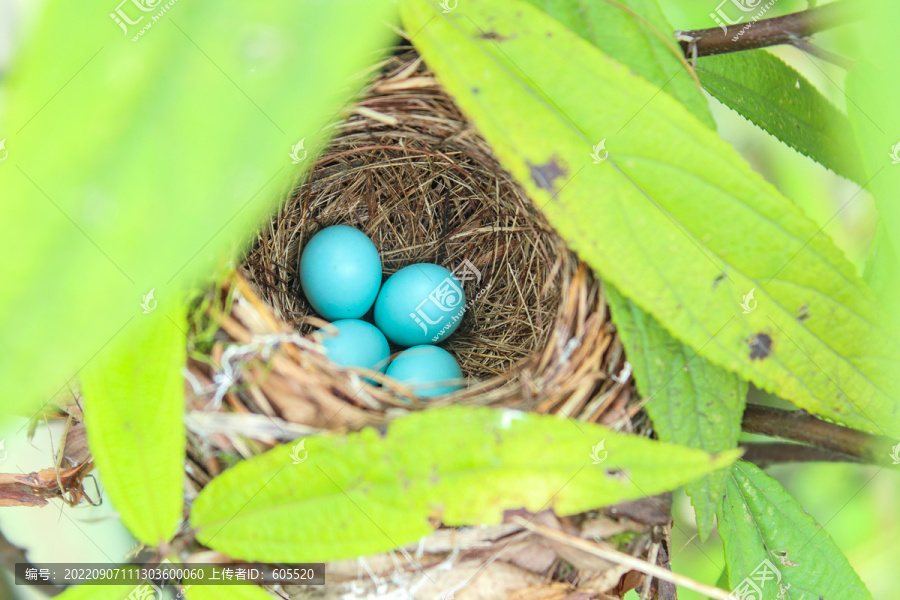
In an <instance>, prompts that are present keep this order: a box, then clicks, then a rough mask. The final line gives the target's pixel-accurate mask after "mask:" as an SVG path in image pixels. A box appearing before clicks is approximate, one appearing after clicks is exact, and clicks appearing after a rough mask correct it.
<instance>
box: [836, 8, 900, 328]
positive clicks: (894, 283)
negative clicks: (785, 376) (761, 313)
mask: <svg viewBox="0 0 900 600" xmlns="http://www.w3.org/2000/svg"><path fill="white" fill-rule="evenodd" d="M867 8H871V9H872V10H871V12H870V13H869V14H868V18H867V19H866V20H865V22H864V27H865V32H866V33H865V35H864V36H861V40H860V44H861V51H862V58H861V59H860V60H859V61H857V62H856V63H855V64H854V66H853V68H852V69H850V71H849V72H848V73H847V80H846V93H847V98H848V102H847V109H848V113H849V115H850V121H851V123H852V124H853V129H854V132H855V134H856V140H857V145H858V150H859V153H860V155H861V157H862V160H863V162H864V163H865V165H866V172H867V174H868V176H869V177H870V178H871V180H870V181H869V182H868V184H867V185H866V186H865V187H866V191H867V192H869V193H870V194H872V196H873V197H874V199H875V206H876V207H877V208H878V213H879V217H880V220H879V224H878V236H877V237H876V240H875V242H874V248H873V252H872V258H871V260H870V264H869V265H867V271H868V272H867V275H868V276H869V280H870V281H871V282H872V286H873V287H874V288H875V290H876V292H877V293H878V297H879V300H880V301H881V302H882V304H883V306H884V307H885V309H886V310H885V312H886V313H887V315H888V319H886V321H885V326H887V327H889V328H890V330H891V331H892V333H893V335H894V336H897V335H900V304H898V302H897V298H900V203H898V202H897V194H898V190H900V165H898V164H896V163H895V159H894V156H897V157H898V158H900V113H898V111H897V98H900V63H898V61H897V60H896V51H895V49H894V48H893V46H894V45H895V42H894V38H895V37H896V36H895V33H894V30H895V29H896V24H897V23H898V22H900V4H898V3H897V2H893V1H891V0H872V2H870V3H869V4H867Z"/></svg>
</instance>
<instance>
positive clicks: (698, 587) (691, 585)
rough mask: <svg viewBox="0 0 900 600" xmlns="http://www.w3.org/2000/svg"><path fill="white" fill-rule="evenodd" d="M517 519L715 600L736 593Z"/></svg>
mask: <svg viewBox="0 0 900 600" xmlns="http://www.w3.org/2000/svg"><path fill="white" fill-rule="evenodd" d="M513 521H514V522H516V523H517V524H519V525H521V526H522V527H524V528H525V529H528V530H530V531H533V532H534V533H536V534H538V535H541V536H543V537H545V538H547V539H550V540H553V541H556V542H559V543H561V544H566V545H568V546H571V547H573V548H577V549H578V550H582V551H583V552H587V553H588V554H593V555H594V556H596V557H598V558H602V559H604V560H608V561H610V562H614V563H616V564H620V565H624V566H626V567H630V568H632V569H634V570H636V571H640V572H641V573H646V574H647V575H652V576H653V577H656V578H657V579H661V580H663V581H668V582H669V583H673V584H675V585H679V586H682V587H685V588H687V589H689V590H693V591H695V592H697V593H700V594H705V595H706V596H708V597H709V598H712V599H713V600H731V598H732V596H731V595H730V594H729V593H728V592H726V591H725V590H722V589H719V588H717V587H713V586H711V585H706V584H705V583H700V582H699V581H694V580H693V579H691V578H689V577H685V576H684V575H679V574H678V573H673V572H672V571H669V570H668V569H664V568H662V567H660V566H657V565H652V564H650V563H648V562H647V561H645V560H641V559H640V558H636V557H634V556H631V555H630V554H625V553H624V552H619V551H618V550H612V549H607V548H603V547H601V546H599V545H597V544H595V543H593V542H590V541H588V540H583V539H581V538H580V537H575V536H574V535H570V534H568V533H565V532H563V531H560V530H558V529H553V528H552V527H546V526H544V525H538V524H536V523H531V522H529V521H526V520H525V519H523V518H522V517H519V516H516V517H513Z"/></svg>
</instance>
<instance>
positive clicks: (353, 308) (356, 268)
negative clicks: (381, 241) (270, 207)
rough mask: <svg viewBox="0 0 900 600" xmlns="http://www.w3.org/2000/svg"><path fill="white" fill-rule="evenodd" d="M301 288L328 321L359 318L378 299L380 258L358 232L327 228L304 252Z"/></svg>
mask: <svg viewBox="0 0 900 600" xmlns="http://www.w3.org/2000/svg"><path fill="white" fill-rule="evenodd" d="M300 286H301V287H302V288H303V293H304V294H305V295H306V299H307V300H308V301H309V303H310V304H311V305H312V307H313V308H314V309H315V311H316V312H317V313H319V314H320V315H321V316H322V317H324V318H326V319H328V320H329V321H331V320H335V319H358V318H359V317H361V316H363V315H364V314H366V312H367V311H368V310H369V309H370V308H372V303H373V302H375V298H376V296H378V288H379V287H381V257H379V256H378V250H377V249H376V248H375V244H373V243H372V240H370V239H369V238H368V236H366V234H364V233H363V232H361V231H359V230H358V229H354V228H353V227H348V226H346V225H335V226H333V227H327V228H325V229H323V230H322V231H320V232H319V233H317V234H316V235H314V236H313V237H312V239H311V240H309V242H308V243H307V244H306V247H305V248H304V249H303V254H301V256H300Z"/></svg>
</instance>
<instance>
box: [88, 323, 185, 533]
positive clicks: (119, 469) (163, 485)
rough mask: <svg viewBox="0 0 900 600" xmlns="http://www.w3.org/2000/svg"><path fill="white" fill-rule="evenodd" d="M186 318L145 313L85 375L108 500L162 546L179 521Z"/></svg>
mask: <svg viewBox="0 0 900 600" xmlns="http://www.w3.org/2000/svg"><path fill="white" fill-rule="evenodd" d="M185 329H186V324H185V323H184V319H183V318H182V319H181V320H180V321H178V322H175V321H172V320H170V318H169V317H168V316H166V315H165V314H163V313H162V311H158V312H157V311H154V312H152V313H150V314H148V315H141V316H139V317H135V318H134V319H132V320H131V322H129V324H128V325H126V327H125V330H124V331H123V332H122V333H121V334H119V335H118V336H117V337H116V339H115V340H114V341H113V342H112V343H110V344H109V345H108V346H107V347H106V348H104V349H103V350H102V351H101V352H100V354H99V355H98V356H97V357H96V358H95V359H94V360H93V361H92V362H91V363H90V364H89V365H88V366H87V367H86V368H85V369H84V371H83V372H82V376H81V381H82V392H83V395H84V421H85V427H86V428H87V431H88V434H89V435H88V443H89V446H90V449H91V453H92V454H93V455H94V461H95V462H96V464H97V468H98V469H99V471H100V474H101V475H102V476H103V483H104V485H105V487H106V491H107V493H108V494H109V498H110V500H111V501H112V503H113V505H114V506H115V507H116V510H117V511H118V513H119V516H120V517H121V518H122V522H123V523H124V525H125V526H126V527H127V528H128V530H129V531H130V532H131V533H132V534H133V535H134V537H136V538H137V539H139V540H140V541H142V542H144V543H146V544H149V545H151V546H157V545H159V544H160V542H163V541H166V540H168V539H170V538H171V537H172V535H173V534H174V533H175V529H176V528H177V526H178V522H179V520H180V519H181V509H182V495H183V487H182V486H183V483H182V479H183V477H184V450H185V430H184V423H183V414H184V380H183V378H182V376H181V369H183V368H184V366H185V361H186V360H187V356H186V354H187V351H186V345H187V339H186V336H185V333H184V330H185Z"/></svg>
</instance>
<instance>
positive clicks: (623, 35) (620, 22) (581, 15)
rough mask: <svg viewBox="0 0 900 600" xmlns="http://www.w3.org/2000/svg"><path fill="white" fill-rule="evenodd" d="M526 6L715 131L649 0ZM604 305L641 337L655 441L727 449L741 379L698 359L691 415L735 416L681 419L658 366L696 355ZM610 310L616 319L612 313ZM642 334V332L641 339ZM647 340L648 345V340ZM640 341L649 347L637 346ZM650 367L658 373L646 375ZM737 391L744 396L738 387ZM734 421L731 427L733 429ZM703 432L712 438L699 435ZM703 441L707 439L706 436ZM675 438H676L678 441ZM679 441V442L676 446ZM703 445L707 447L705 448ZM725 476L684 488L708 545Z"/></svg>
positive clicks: (638, 316) (633, 355) (639, 314)
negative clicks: (687, 425)
mask: <svg viewBox="0 0 900 600" xmlns="http://www.w3.org/2000/svg"><path fill="white" fill-rule="evenodd" d="M528 1H529V2H530V3H531V4H534V5H535V6H538V7H539V8H542V9H543V10H544V12H546V13H547V14H548V15H550V16H552V17H553V18H555V19H556V20H557V21H560V22H561V23H562V24H564V25H566V26H567V27H568V28H569V29H571V30H572V31H573V32H575V33H577V34H578V35H580V36H581V37H583V38H584V39H586V40H588V41H590V42H591V43H592V44H594V45H595V46H597V47H598V48H600V50H602V51H603V52H605V53H606V54H607V55H609V56H610V57H612V58H614V59H616V60H618V61H620V62H622V63H624V64H625V65H626V66H628V67H629V68H630V69H631V70H632V71H634V73H635V74H637V75H640V76H641V77H643V78H645V79H647V80H648V81H650V82H651V83H653V84H654V85H656V86H658V87H660V88H662V89H663V90H665V91H666V92H667V93H670V94H671V95H672V96H673V97H675V98H676V99H677V100H679V101H680V102H681V103H682V104H684V106H685V107H686V108H687V109H688V110H690V111H691V112H692V113H693V114H694V116H696V117H697V118H698V119H700V120H701V121H703V122H704V123H706V124H707V125H708V126H709V127H711V128H713V129H714V128H715V122H714V121H713V118H712V114H711V113H710V110H709V106H707V103H706V99H705V98H704V96H703V93H702V91H701V90H700V87H699V86H698V85H697V83H696V82H695V81H694V80H693V79H692V78H691V76H690V72H689V71H688V70H686V69H685V67H686V66H687V63H686V62H685V60H684V58H683V57H682V53H681V50H680V48H679V47H678V46H677V45H676V43H675V40H674V37H673V34H672V31H673V28H672V26H671V25H670V24H669V22H668V21H667V20H666V17H665V15H663V13H662V11H661V10H660V9H659V6H658V5H657V3H656V0H625V2H623V3H618V2H615V3H613V2H596V3H590V4H588V3H584V2H581V1H579V0H528ZM611 289H612V288H611V287H607V290H611ZM608 298H609V301H610V304H611V305H612V306H613V312H614V313H615V316H619V312H622V313H626V311H627V314H622V315H621V316H620V318H619V319H617V321H616V322H617V325H619V329H620V331H621V330H622V328H623V327H624V326H626V325H625V324H623V322H622V321H623V320H624V319H626V318H627V319H628V320H629V322H628V326H630V327H632V328H640V329H641V331H634V333H635V336H629V337H628V338H626V337H625V335H623V343H624V344H625V348H626V350H627V352H628V357H629V359H630V360H631V361H632V363H635V362H637V363H641V364H642V365H646V366H647V369H642V370H641V372H640V373H638V371H637V370H636V371H635V378H636V379H637V382H638V387H639V389H640V390H641V393H642V394H644V395H653V396H654V401H653V402H651V403H650V405H649V406H648V407H647V409H648V411H649V412H650V416H651V417H652V418H653V421H654V424H655V426H656V428H657V430H658V431H659V434H660V439H662V440H663V441H672V442H677V443H680V444H683V445H686V446H692V447H697V448H702V449H704V450H711V451H715V450H723V449H727V448H734V447H735V445H736V441H737V434H738V433H739V432H740V418H741V410H740V408H741V407H742V406H743V398H740V406H738V405H737V401H738V398H737V397H736V396H735V392H737V391H739V389H740V388H739V386H741V384H740V383H739V382H740V378H738V377H736V376H733V375H728V374H727V373H726V372H725V371H723V370H722V369H720V368H719V367H716V366H714V365H712V364H710V363H709V362H707V361H705V360H703V359H698V360H697V362H696V364H695V365H694V366H692V372H693V377H694V378H695V379H700V380H703V381H705V382H706V383H707V384H708V385H709V386H710V387H706V388H704V389H703V390H702V391H700V395H701V396H703V398H700V397H697V398H691V400H694V402H693V404H694V407H693V408H695V407H696V405H697V404H702V405H705V404H707V403H708V402H712V403H713V407H714V408H716V409H718V411H717V412H715V413H714V414H710V417H715V416H719V417H722V412H721V411H723V410H724V411H727V410H728V409H727V405H726V404H725V403H723V402H720V401H719V399H718V397H719V395H721V396H725V397H726V398H728V399H730V400H731V404H733V405H734V406H733V407H732V408H734V409H735V410H734V411H733V412H731V414H729V415H728V417H729V420H728V421H725V422H722V423H715V424H714V423H712V422H710V421H707V420H704V419H703V416H704V415H703V413H697V412H693V411H688V410H687V409H688V408H689V406H688V405H689V402H688V401H683V400H682V398H681V397H678V396H674V395H673V394H670V393H667V394H659V390H660V389H661V388H662V387H664V386H665V384H666V383H667V382H669V381H670V380H671V379H672V378H673V376H674V375H675V372H666V369H664V368H662V367H663V364H664V366H666V367H669V369H668V370H669V371H671V369H673V368H674V369H681V367H682V366H683V365H684V364H685V362H687V360H689V357H691V356H693V355H694V354H695V353H694V352H693V351H691V350H689V349H688V348H686V347H685V346H684V345H683V344H681V343H680V342H678V341H677V340H675V339H673V338H672V337H671V336H669V335H668V334H667V333H666V332H665V330H663V329H662V328H661V327H659V325H657V324H656V322H655V321H654V320H653V318H652V317H650V316H649V315H647V314H646V313H645V312H643V311H642V310H641V309H639V308H638V307H637V306H636V305H635V304H634V303H632V302H630V301H628V300H627V299H624V298H622V297H621V296H620V295H618V294H617V293H615V292H611V293H610V294H609V296H608ZM617 307H618V308H620V309H621V311H619V310H616V308H617ZM644 329H646V330H647V331H643V330H644ZM623 334H624V332H623ZM648 336H649V337H650V338H653V339H652V340H650V339H647V338H648ZM639 338H643V341H645V342H652V343H641V340H640V339H639ZM679 361H680V362H679ZM676 362H678V366H675V365H674V363H676ZM657 365H659V367H660V368H654V369H651V368H650V367H651V366H653V367H655V366H657ZM684 379H685V381H683V382H679V383H680V384H681V385H677V386H676V387H677V388H678V389H679V391H684V389H685V387H690V386H692V380H691V375H687V374H685V376H684ZM719 384H721V385H724V388H723V389H721V390H719V391H720V392H721V394H716V393H715V391H716V390H714V389H713V388H712V387H711V386H714V385H719ZM743 388H744V391H745V392H746V386H745V385H744V386H743ZM650 390H653V391H650ZM725 402H728V400H725ZM670 403H671V404H672V406H670ZM670 409H672V410H674V411H675V412H678V413H679V415H680V416H681V419H679V421H681V422H680V423H673V422H672V421H670V420H668V419H665V417H666V416H669V410H670ZM679 409H680V410H679ZM708 412H710V411H708ZM688 419H692V420H693V422H692V424H693V425H694V427H693V428H692V431H691V432H688V431H687V430H685V429H681V428H680V426H681V425H684V421H685V420H688ZM723 420H724V419H723ZM735 420H736V427H734V421H735ZM676 425H678V426H679V427H676ZM716 425H718V426H719V427H720V428H724V429H725V430H726V431H725V432H724V435H722V434H718V435H717V434H716V433H715V431H714V430H715V426H716ZM706 429H709V430H712V431H701V430H706ZM710 433H712V434H713V435H712V436H710V435H709V434H710ZM732 433H733V435H732ZM678 434H683V435H680V436H679V435H678ZM678 437H680V438H681V439H677V438H678ZM732 438H733V439H732ZM704 442H706V444H705V445H704ZM726 475H727V474H726V473H724V472H720V473H714V474H712V475H709V476H707V477H704V478H702V479H700V480H697V481H695V482H691V483H689V484H688V485H687V486H686V489H687V492H688V494H689V495H690V496H691V500H692V503H693V504H694V509H695V512H696V514H697V526H698V528H699V530H700V537H701V539H706V538H707V537H708V535H709V532H710V531H711V530H712V527H713V525H714V519H715V509H716V504H715V503H716V502H717V501H718V499H719V498H721V496H722V494H724V492H725V476H726Z"/></svg>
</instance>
